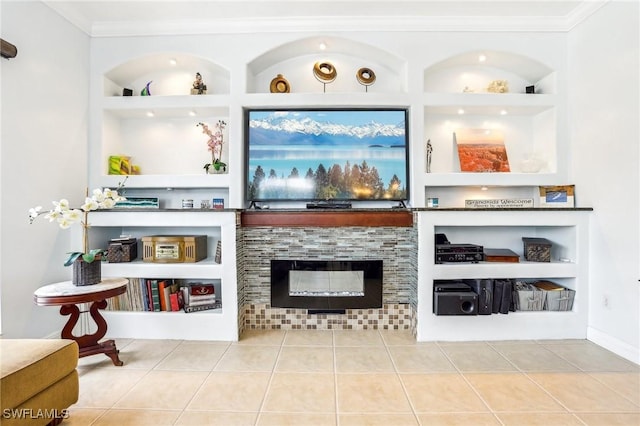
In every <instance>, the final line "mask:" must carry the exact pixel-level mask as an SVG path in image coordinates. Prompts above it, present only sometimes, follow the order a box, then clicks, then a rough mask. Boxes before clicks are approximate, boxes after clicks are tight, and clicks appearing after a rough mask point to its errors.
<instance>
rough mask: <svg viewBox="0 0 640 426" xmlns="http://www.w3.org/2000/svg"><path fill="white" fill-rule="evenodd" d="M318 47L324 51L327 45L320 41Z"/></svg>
mask: <svg viewBox="0 0 640 426" xmlns="http://www.w3.org/2000/svg"><path fill="white" fill-rule="evenodd" d="M318 47H319V48H320V50H326V49H327V44H326V43H325V42H324V41H321V42H320V44H319V45H318Z"/></svg>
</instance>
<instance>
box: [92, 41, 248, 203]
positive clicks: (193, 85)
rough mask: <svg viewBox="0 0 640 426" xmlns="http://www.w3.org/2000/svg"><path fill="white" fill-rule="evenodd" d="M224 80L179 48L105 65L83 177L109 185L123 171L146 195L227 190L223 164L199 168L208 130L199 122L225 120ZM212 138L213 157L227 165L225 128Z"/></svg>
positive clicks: (224, 73)
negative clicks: (214, 144) (165, 191)
mask: <svg viewBox="0 0 640 426" xmlns="http://www.w3.org/2000/svg"><path fill="white" fill-rule="evenodd" d="M229 79H230V74H229V71H228V70H227V69H225V68H224V67H222V66H220V65H218V64H216V63H214V62H212V61H210V60H207V59H204V58H202V57H199V56H195V55H190V54H186V53H161V54H153V55H144V56H142V57H140V58H136V59H131V60H128V61H124V62H123V63H122V64H120V65H117V66H115V67H112V68H111V69H109V70H107V71H106V72H104V73H103V75H102V79H101V80H99V84H98V86H101V87H102V93H103V96H102V97H96V98H94V104H95V105H96V108H94V109H93V110H92V116H93V120H92V125H91V126H92V129H93V131H91V132H90V139H91V143H90V153H89V155H90V162H91V167H90V168H89V173H90V181H91V182H92V183H93V184H95V185H101V186H110V185H112V184H113V182H114V181H116V180H118V179H121V176H122V175H129V177H130V179H129V182H128V183H129V184H128V187H129V188H131V189H142V188H147V189H150V193H152V194H153V193H154V192H155V191H156V190H157V189H158V188H217V189H226V191H227V193H228V192H229V187H230V185H231V183H230V182H231V179H230V178H229V175H228V173H229V167H228V166H227V167H218V168H217V169H216V168H211V169H209V168H208V167H206V165H207V164H210V163H211V161H212V160H211V151H210V147H209V146H208V145H207V143H208V140H209V139H210V136H209V135H206V134H203V132H202V130H203V129H202V127H201V126H200V127H199V124H200V123H202V124H205V125H207V124H208V125H209V126H215V124H216V123H218V122H219V121H223V122H225V123H227V122H228V121H229V115H230V109H229V105H230V102H231V101H230V96H229V93H230V83H229ZM148 83H149V84H148ZM217 141H218V142H217V143H218V147H217V154H216V156H217V160H218V161H217V164H218V165H219V164H221V163H225V165H228V164H229V157H230V155H231V154H230V147H229V145H228V144H229V141H230V137H229V134H228V131H227V130H224V129H223V132H222V133H221V137H220V138H218V139H217ZM220 142H222V144H221V145H220ZM233 155H236V154H233ZM208 169H209V170H208ZM214 170H215V176H213V174H214V173H213V172H214Z"/></svg>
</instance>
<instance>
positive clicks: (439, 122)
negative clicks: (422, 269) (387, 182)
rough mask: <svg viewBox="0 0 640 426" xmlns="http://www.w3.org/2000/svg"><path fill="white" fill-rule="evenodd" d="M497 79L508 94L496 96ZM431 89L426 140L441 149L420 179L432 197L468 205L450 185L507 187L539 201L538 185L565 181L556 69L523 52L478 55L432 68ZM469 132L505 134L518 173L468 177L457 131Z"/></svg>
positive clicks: (427, 84) (428, 83) (427, 75)
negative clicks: (529, 89) (452, 194)
mask: <svg viewBox="0 0 640 426" xmlns="http://www.w3.org/2000/svg"><path fill="white" fill-rule="evenodd" d="M493 80H504V81H506V82H507V84H508V92H506V93H492V92H489V91H488V86H489V84H490V83H491V82H492V81H493ZM527 87H533V88H534V91H535V93H526V88H527ZM424 88H425V92H424V128H423V130H424V138H425V140H427V139H429V140H430V141H431V145H432V148H433V152H432V161H431V170H430V173H426V171H427V170H426V166H425V168H423V169H422V170H420V171H417V173H416V174H417V176H418V180H419V181H420V182H421V185H420V186H421V187H423V188H424V190H425V197H426V198H442V199H443V200H444V204H443V203H440V205H441V206H443V205H444V206H445V207H463V206H464V198H462V199H461V197H454V199H452V197H450V196H448V193H449V192H450V190H449V188H448V187H467V188H477V187H481V186H489V187H491V186H493V187H502V193H503V194H507V195H508V194H509V193H510V191H508V190H507V191H504V188H508V187H520V188H522V187H529V188H530V189H529V190H528V191H527V192H526V193H527V194H528V198H534V194H535V189H536V188H537V186H538V185H554V184H559V182H560V183H564V179H565V164H564V163H565V162H564V158H563V153H564V148H563V147H562V146H561V142H562V141H563V140H564V137H563V135H564V126H563V125H562V123H563V119H562V117H563V115H564V112H563V111H564V106H563V102H562V98H561V97H560V96H559V95H558V92H557V90H556V72H555V71H554V70H552V69H551V68H549V67H548V66H546V65H543V64H541V63H539V62H538V61H535V60H533V59H530V58H527V57H524V56H521V55H520V54H515V53H506V52H497V51H472V52H467V53H464V54H460V55H457V56H453V57H450V58H447V59H445V60H442V61H441V62H439V63H436V64H433V65H431V66H429V67H427V68H426V69H425V71H424ZM465 128H467V129H484V130H487V131H493V130H498V131H500V132H501V133H502V134H503V136H504V143H505V147H506V150H507V155H508V159H509V166H510V170H511V171H510V172H508V173H504V172H497V173H470V172H461V171H460V163H459V159H458V154H457V147H456V142H455V140H454V133H456V132H457V131H459V130H460V129H465ZM424 144H426V142H425V143H424ZM502 196H503V195H500V196H498V197H497V198H501V197H502ZM519 196H520V195H519ZM487 197H488V195H487V194H485V195H484V196H483V197H482V198H487ZM456 201H457V204H454V203H455V202H456Z"/></svg>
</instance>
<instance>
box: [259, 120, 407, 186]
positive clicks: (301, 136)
mask: <svg viewBox="0 0 640 426" xmlns="http://www.w3.org/2000/svg"><path fill="white" fill-rule="evenodd" d="M322 114H323V112H304V113H300V114H297V115H294V114H289V113H286V114H285V113H282V114H279V115H278V114H273V113H269V114H266V113H265V115H264V116H263V117H256V116H254V115H252V117H251V119H250V133H249V135H250V136H249V138H250V140H249V164H248V166H249V167H248V170H247V179H248V180H247V182H248V184H249V187H250V188H249V190H250V192H253V194H252V195H253V196H254V197H255V198H270V197H268V196H264V197H261V195H264V194H265V192H266V191H268V190H273V188H274V187H276V186H279V187H281V188H280V189H279V190H280V191H282V187H284V186H287V185H288V186H290V187H295V186H296V185H297V186H298V189H296V190H295V191H299V194H298V195H300V197H301V198H313V197H314V196H315V197H317V196H321V195H322V194H321V192H322V191H321V188H318V187H317V186H318V185H320V183H318V182H320V181H321V179H322V178H321V177H320V176H319V175H322V174H323V173H325V172H326V173H327V174H331V177H330V178H325V182H326V180H327V179H329V180H332V183H331V184H332V188H330V189H331V191H333V193H330V194H328V195H327V198H359V197H358V196H357V195H355V194H353V193H351V192H352V191H351V190H350V189H348V188H340V185H341V184H339V183H337V182H338V181H340V182H342V184H344V182H343V181H344V180H348V179H349V177H351V176H354V181H355V180H356V179H355V176H356V175H357V176H358V180H359V182H360V185H361V186H372V187H376V188H377V189H376V195H370V196H368V197H365V198H389V197H391V198H394V199H397V198H399V197H400V198H401V197H402V194H398V193H397V191H395V192H394V194H392V195H390V193H389V191H388V189H389V188H391V187H393V188H395V189H397V187H398V186H400V189H401V190H402V191H404V188H405V186H406V184H407V183H406V182H404V180H405V179H406V174H407V164H406V149H407V147H406V137H405V127H404V111H386V112H385V114H381V115H380V116H379V117H378V118H377V121H372V120H371V119H372V116H371V114H370V112H366V113H365V114H361V117H358V116H357V115H356V116H355V118H354V117H353V116H351V115H349V116H347V115H348V114H349V113H345V112H340V114H338V115H335V116H334V115H332V116H331V117H326V116H324V115H322ZM382 119H384V120H386V121H382ZM335 166H337V167H335ZM332 168H333V172H331V170H332ZM338 169H339V170H338ZM256 172H258V173H257V174H256ZM394 176H395V178H394ZM303 179H306V182H303ZM263 181H264V182H263ZM267 181H269V182H267ZM312 184H313V186H314V187H313V188H311V187H310V186H311V185H312ZM252 185H253V187H252ZM269 185H270V187H271V189H268V188H266V187H267V186H269ZM353 185H355V184H353ZM303 186H304V187H305V189H302V187H303ZM326 186H328V184H327V185H326ZM382 187H384V189H385V190H384V191H383V190H382V189H381V188H382ZM314 191H315V192H316V193H315V194H314V193H313V192H314ZM318 191H319V192H320V193H318ZM338 192H339V193H340V194H338ZM383 192H384V194H383ZM284 197H285V198H287V197H289V198H291V197H293V195H292V194H284Z"/></svg>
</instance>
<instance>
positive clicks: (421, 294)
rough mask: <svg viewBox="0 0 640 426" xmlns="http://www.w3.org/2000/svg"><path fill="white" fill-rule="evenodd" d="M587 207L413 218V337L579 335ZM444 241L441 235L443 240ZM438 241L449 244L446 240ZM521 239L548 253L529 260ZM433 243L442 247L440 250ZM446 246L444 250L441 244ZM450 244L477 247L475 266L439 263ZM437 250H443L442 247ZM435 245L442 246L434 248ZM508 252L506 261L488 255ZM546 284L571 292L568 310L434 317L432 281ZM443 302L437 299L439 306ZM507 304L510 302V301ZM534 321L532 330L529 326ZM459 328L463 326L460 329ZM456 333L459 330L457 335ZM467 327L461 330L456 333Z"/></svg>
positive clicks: (433, 212)
mask: <svg viewBox="0 0 640 426" xmlns="http://www.w3.org/2000/svg"><path fill="white" fill-rule="evenodd" d="M590 211H591V209H560V210H559V209H555V210H553V209H548V210H541V209H507V210H502V209H482V210H471V209H442V210H437V209H428V210H422V211H418V212H417V220H418V234H419V237H418V240H419V241H418V311H419V312H418V340H447V339H450V336H453V335H455V336H456V338H458V339H460V340H504V339H537V338H584V337H585V336H586V329H587V327H586V326H587V311H588V300H589V297H588V293H589V284H588V283H589V280H588V270H589V266H588V258H589V256H588V245H587V244H586V240H587V239H588V232H589V230H588V227H589V215H590ZM443 236H444V237H443ZM443 238H445V239H446V241H443ZM523 238H534V239H539V240H540V241H545V242H548V243H549V244H548V246H545V247H543V248H542V249H544V253H545V255H544V256H542V255H540V256H538V257H536V256H534V254H535V253H537V252H534V251H532V250H531V249H530V248H529V247H528V246H527V244H526V243H525V241H524V240H523ZM436 243H441V245H439V246H437V245H436ZM442 244H444V245H442ZM447 244H455V245H458V246H452V248H453V249H454V250H455V249H456V247H458V248H461V249H462V248H466V250H468V251H472V250H475V249H477V250H480V251H481V252H482V253H483V254H484V255H485V256H486V257H483V260H479V261H462V260H458V261H451V262H447V261H442V258H440V260H438V253H445V254H441V255H440V256H444V258H446V256H447V255H446V253H448V252H446V250H445V249H444V248H441V247H446V245H447ZM439 247H440V248H439ZM438 248H439V249H438ZM490 249H494V250H493V251H496V250H498V249H500V250H502V251H509V252H510V253H511V255H512V256H511V257H509V258H508V259H497V260H496V259H490V258H489V257H488V255H487V253H490V252H491V250H490ZM480 279H483V280H509V281H511V282H525V283H535V282H540V281H544V282H551V283H554V284H555V285H557V286H558V287H562V288H565V289H569V291H572V292H573V294H574V299H573V300H572V302H573V303H572V305H571V306H570V307H568V308H569V309H568V310H566V311H560V312H552V311H550V310H542V306H541V307H540V310H535V311H529V310H527V309H526V307H523V308H521V309H518V310H516V311H515V312H508V314H507V313H502V314H492V315H483V314H479V313H478V311H475V312H472V314H470V315H462V316H461V315H453V316H452V315H442V314H441V313H440V314H436V313H435V312H434V298H435V297H439V298H443V297H445V296H435V295H434V294H435V293H434V285H435V283H436V282H438V283H441V282H443V280H444V281H445V282H460V281H463V282H464V280H480ZM443 300H444V299H441V300H439V302H442V301H443ZM509 300H511V297H509ZM532 322H534V323H535V324H536V325H537V326H536V327H528V326H526V325H527V324H529V325H530V324H531V323H532ZM462 323H464V325H463V326H462V328H461V324H462ZM454 329H455V330H456V331H455V333H454ZM461 330H464V331H461Z"/></svg>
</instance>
